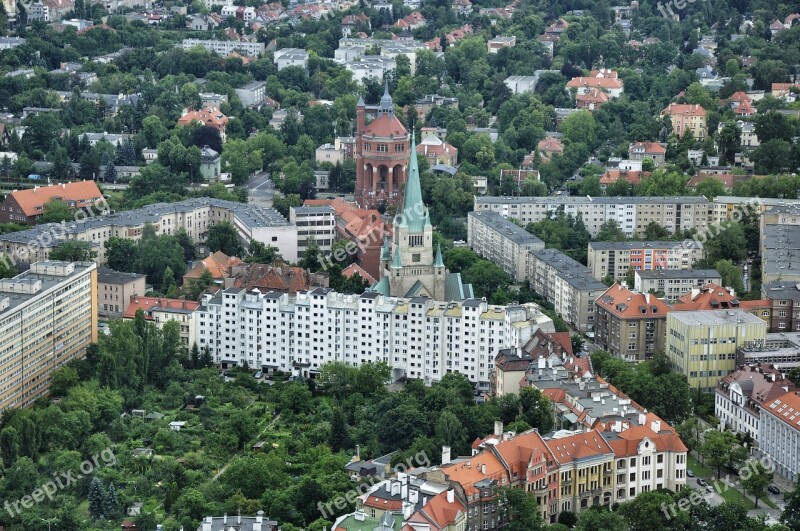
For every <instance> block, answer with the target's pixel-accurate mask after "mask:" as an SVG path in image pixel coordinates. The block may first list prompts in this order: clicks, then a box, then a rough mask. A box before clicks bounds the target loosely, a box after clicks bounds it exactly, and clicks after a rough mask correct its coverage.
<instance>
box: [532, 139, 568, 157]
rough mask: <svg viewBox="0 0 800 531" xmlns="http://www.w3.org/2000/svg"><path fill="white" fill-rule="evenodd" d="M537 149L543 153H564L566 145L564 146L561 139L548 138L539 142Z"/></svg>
mask: <svg viewBox="0 0 800 531" xmlns="http://www.w3.org/2000/svg"><path fill="white" fill-rule="evenodd" d="M536 149H538V150H539V151H542V152H549V153H564V144H562V143H561V141H560V140H559V139H557V138H553V137H552V136H548V137H547V138H545V139H543V140H540V141H539V144H538V145H537V146H536Z"/></svg>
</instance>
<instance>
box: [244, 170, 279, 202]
mask: <svg viewBox="0 0 800 531" xmlns="http://www.w3.org/2000/svg"><path fill="white" fill-rule="evenodd" d="M274 194H275V184H274V183H273V182H272V180H271V179H270V178H269V173H267V172H265V171H260V172H256V174H255V175H253V176H252V177H250V180H248V181H247V195H248V201H249V202H250V203H255V204H257V205H259V206H266V207H268V206H272V196H273V195H274Z"/></svg>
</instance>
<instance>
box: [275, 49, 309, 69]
mask: <svg viewBox="0 0 800 531" xmlns="http://www.w3.org/2000/svg"><path fill="white" fill-rule="evenodd" d="M272 61H273V62H274V63H275V65H276V66H277V67H278V71H280V70H283V69H284V68H286V67H287V66H299V67H300V68H302V69H303V70H306V69H308V52H307V51H305V50H303V49H302V48H282V49H280V50H278V51H276V52H275V55H274V56H273V59H272Z"/></svg>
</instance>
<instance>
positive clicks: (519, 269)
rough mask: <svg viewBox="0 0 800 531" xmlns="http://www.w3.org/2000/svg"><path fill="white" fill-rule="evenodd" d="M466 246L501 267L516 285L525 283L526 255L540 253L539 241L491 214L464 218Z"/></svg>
mask: <svg viewBox="0 0 800 531" xmlns="http://www.w3.org/2000/svg"><path fill="white" fill-rule="evenodd" d="M467 245H469V246H470V248H471V249H472V250H473V251H475V252H476V253H478V254H479V255H480V256H482V257H483V258H486V259H487V260H491V261H492V262H494V263H495V264H497V265H499V266H500V267H502V268H503V271H505V272H506V273H508V274H509V275H510V276H511V277H512V278H513V279H514V280H515V281H516V282H522V281H523V280H525V277H526V274H527V271H528V262H529V261H530V251H540V250H542V249H544V242H543V241H542V240H540V239H539V238H537V237H536V236H534V235H533V234H531V233H529V232H528V231H526V230H525V229H523V228H522V227H520V226H519V225H517V224H516V223H514V222H513V221H510V220H508V219H506V218H504V217H503V216H501V215H500V214H498V213H497V212H491V211H487V212H470V213H469V214H468V215H467Z"/></svg>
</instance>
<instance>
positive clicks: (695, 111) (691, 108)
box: [661, 103, 706, 116]
mask: <svg viewBox="0 0 800 531" xmlns="http://www.w3.org/2000/svg"><path fill="white" fill-rule="evenodd" d="M661 114H669V115H672V116H675V115H682V116H705V115H706V110H705V109H704V108H702V107H701V106H700V105H696V104H695V105H688V104H683V103H670V104H669V107H667V108H666V109H664V110H663V111H661Z"/></svg>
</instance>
